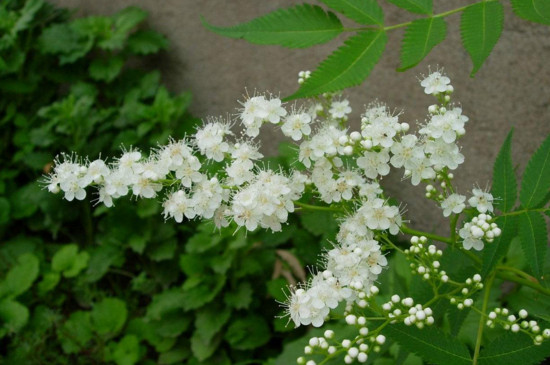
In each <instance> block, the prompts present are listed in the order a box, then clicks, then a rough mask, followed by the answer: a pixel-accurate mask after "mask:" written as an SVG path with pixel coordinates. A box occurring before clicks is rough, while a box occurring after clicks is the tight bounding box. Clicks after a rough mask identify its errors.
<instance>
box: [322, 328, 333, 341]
mask: <svg viewBox="0 0 550 365" xmlns="http://www.w3.org/2000/svg"><path fill="white" fill-rule="evenodd" d="M323 335H324V336H325V338H327V339H331V338H333V337H334V331H333V330H326V331H325V333H324V334H323Z"/></svg>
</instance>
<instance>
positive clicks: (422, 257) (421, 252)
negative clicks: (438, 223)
mask: <svg viewBox="0 0 550 365" xmlns="http://www.w3.org/2000/svg"><path fill="white" fill-rule="evenodd" d="M410 242H411V247H410V248H409V249H406V250H405V251H404V253H405V255H407V259H408V260H409V261H410V262H411V263H410V267H411V269H412V270H413V272H415V273H417V274H418V275H420V276H421V277H422V279H423V280H431V281H432V282H435V281H438V280H441V281H443V282H446V281H448V280H449V277H448V276H447V273H446V272H445V271H443V270H440V266H441V264H440V262H439V261H438V260H439V259H440V258H441V256H442V255H443V251H441V250H439V249H437V247H435V245H428V246H427V247H426V243H427V242H428V239H427V238H426V237H424V236H420V237H418V236H412V237H411V241H410Z"/></svg>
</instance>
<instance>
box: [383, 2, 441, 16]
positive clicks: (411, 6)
mask: <svg viewBox="0 0 550 365" xmlns="http://www.w3.org/2000/svg"><path fill="white" fill-rule="evenodd" d="M388 2H390V3H392V4H394V5H396V6H399V7H400V8H402V9H405V10H407V11H410V12H411V13H417V14H432V13H433V0H388Z"/></svg>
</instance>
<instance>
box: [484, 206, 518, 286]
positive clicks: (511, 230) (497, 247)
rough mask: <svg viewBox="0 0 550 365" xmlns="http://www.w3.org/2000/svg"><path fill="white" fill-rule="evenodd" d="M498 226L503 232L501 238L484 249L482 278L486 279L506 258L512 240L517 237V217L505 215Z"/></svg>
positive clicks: (500, 218)
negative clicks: (502, 259)
mask: <svg viewBox="0 0 550 365" xmlns="http://www.w3.org/2000/svg"><path fill="white" fill-rule="evenodd" d="M498 225H499V227H500V229H501V231H502V233H501V235H500V237H498V238H497V239H495V240H494V241H493V243H488V244H487V245H486V246H485V248H484V249H483V260H482V262H483V267H482V269H481V273H480V274H481V277H483V278H484V277H486V276H487V275H488V274H489V273H490V272H491V271H492V270H493V268H494V267H495V265H496V264H497V263H498V262H499V261H500V259H501V258H503V257H504V256H506V253H507V252H508V248H509V247H510V243H511V242H512V239H513V238H514V237H516V235H517V219H516V217H515V216H510V215H505V216H503V217H499V220H498Z"/></svg>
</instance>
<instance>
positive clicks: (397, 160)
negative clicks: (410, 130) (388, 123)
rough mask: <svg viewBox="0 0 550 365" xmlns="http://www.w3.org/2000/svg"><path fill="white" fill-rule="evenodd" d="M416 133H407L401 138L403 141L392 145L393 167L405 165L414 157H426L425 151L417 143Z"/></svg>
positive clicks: (391, 161)
mask: <svg viewBox="0 0 550 365" xmlns="http://www.w3.org/2000/svg"><path fill="white" fill-rule="evenodd" d="M417 140H418V138H416V136H415V135H412V134H407V135H405V136H403V137H402V138H401V141H399V142H396V143H394V144H393V145H392V146H391V153H392V154H393V156H392V157H391V160H390V163H391V164H392V165H393V167H403V166H404V165H405V163H406V162H407V161H409V160H410V159H412V158H420V159H423V158H424V152H423V150H422V148H420V147H418V146H417V144H416V141H417Z"/></svg>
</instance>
